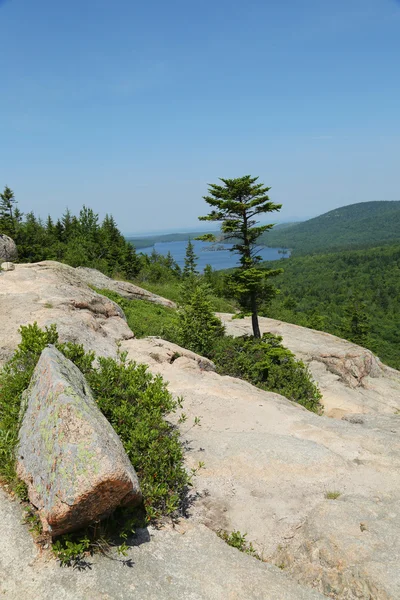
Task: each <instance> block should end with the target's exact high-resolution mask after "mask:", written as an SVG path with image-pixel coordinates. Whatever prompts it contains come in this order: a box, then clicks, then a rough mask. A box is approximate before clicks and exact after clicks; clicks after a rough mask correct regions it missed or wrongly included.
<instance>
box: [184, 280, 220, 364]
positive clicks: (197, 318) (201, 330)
mask: <svg viewBox="0 0 400 600" xmlns="http://www.w3.org/2000/svg"><path fill="white" fill-rule="evenodd" d="M209 293H210V290H209V288H208V286H207V284H204V283H197V282H196V281H193V280H192V281H191V282H190V286H189V287H188V289H184V290H183V299H184V302H183V304H182V307H181V308H180V310H179V313H178V328H177V333H178V336H177V339H178V340H179V344H180V345H181V346H183V347H184V348H188V349H189V350H192V352H197V353H198V354H201V355H202V356H210V354H211V352H212V349H213V347H214V345H215V343H216V341H217V340H218V338H220V337H222V336H223V335H224V327H223V325H222V323H221V321H220V320H219V319H218V318H217V317H216V316H215V315H214V310H213V307H212V305H211V301H210V298H209Z"/></svg>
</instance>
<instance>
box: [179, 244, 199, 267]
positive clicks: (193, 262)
mask: <svg viewBox="0 0 400 600" xmlns="http://www.w3.org/2000/svg"><path fill="white" fill-rule="evenodd" d="M198 258H199V257H198V256H196V255H195V253H194V246H193V244H192V241H191V239H190V238H189V241H188V243H187V246H186V254H185V264H184V267H183V276H184V277H189V276H191V275H198V273H199V272H198V271H197V270H196V267H197V260H198Z"/></svg>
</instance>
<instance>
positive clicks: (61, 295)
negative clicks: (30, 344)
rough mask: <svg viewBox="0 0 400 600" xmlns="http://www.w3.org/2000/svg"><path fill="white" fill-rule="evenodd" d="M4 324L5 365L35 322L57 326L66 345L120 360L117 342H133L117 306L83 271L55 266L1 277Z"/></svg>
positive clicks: (0, 353)
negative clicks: (24, 328)
mask: <svg viewBox="0 0 400 600" xmlns="http://www.w3.org/2000/svg"><path fill="white" fill-rule="evenodd" d="M0 319H1V335H0V366H1V364H2V363H4V362H5V361H6V360H7V359H8V358H10V357H11V355H12V354H13V352H14V350H15V348H16V347H17V345H18V344H19V341H20V335H19V333H18V330H19V327H20V326H21V325H28V324H29V323H33V322H34V321H37V323H38V325H39V326H40V327H45V326H46V325H50V324H51V323H57V329H58V331H59V334H60V341H62V342H68V341H70V342H76V343H79V344H83V346H84V347H85V349H86V350H94V351H95V352H96V353H97V354H99V355H102V356H114V355H115V352H116V350H117V342H118V341H119V340H121V339H127V338H132V337H133V333H132V331H131V330H130V329H129V327H128V325H127V323H126V321H125V317H124V313H123V311H122V310H121V309H120V307H119V306H118V305H117V304H116V303H115V302H112V301H111V300H109V299H108V298H105V297H104V296H102V295H100V294H97V293H96V292H94V291H93V290H92V289H90V288H89V287H88V285H87V284H86V283H85V282H84V281H83V280H82V278H81V277H80V276H79V275H78V269H73V268H72V267H69V266H68V265H63V264H61V263H57V262H53V261H45V262H41V263H37V264H17V265H15V271H10V272H3V273H0Z"/></svg>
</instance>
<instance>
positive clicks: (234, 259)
mask: <svg viewBox="0 0 400 600" xmlns="http://www.w3.org/2000/svg"><path fill="white" fill-rule="evenodd" d="M192 244H193V246H194V250H195V253H196V256H198V261H197V268H198V270H199V271H200V272H203V270H204V267H205V266H206V265H211V266H212V268H213V269H214V270H215V271H219V270H221V269H230V268H231V267H236V266H238V264H239V260H238V259H239V256H238V254H236V253H233V252H230V251H229V248H231V247H232V244H219V243H217V244H211V243H210V242H200V241H197V240H192ZM186 246H187V242H160V243H158V244H154V246H149V247H148V248H141V249H140V250H139V252H143V254H151V253H152V252H153V250H155V251H156V252H158V253H159V254H163V255H164V256H166V255H167V254H168V252H171V254H172V256H173V258H174V260H175V261H176V262H177V263H178V265H179V266H180V267H183V265H184V262H185V254H186ZM213 247H214V248H220V250H212V248H213ZM222 248H223V249H222ZM282 251H285V252H287V254H286V256H289V254H290V253H289V251H288V250H285V249H282V248H267V247H265V246H260V251H259V253H258V254H259V255H260V256H262V258H263V260H279V259H280V258H282V257H283V256H284V255H283V254H282Z"/></svg>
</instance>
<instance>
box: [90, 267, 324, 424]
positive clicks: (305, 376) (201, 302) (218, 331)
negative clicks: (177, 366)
mask: <svg viewBox="0 0 400 600" xmlns="http://www.w3.org/2000/svg"><path fill="white" fill-rule="evenodd" d="M98 291H99V293H101V294H104V295H106V296H107V297H108V298H110V299H111V300H114V301H115V302H117V303H118V304H119V305H120V306H121V307H122V308H123V310H124V311H125V315H126V317H127V321H128V325H129V327H130V328H131V329H132V331H133V332H134V333H135V335H137V336H138V337H142V336H146V335H160V336H162V337H163V338H164V339H166V340H169V341H171V342H174V343H176V344H178V345H180V346H183V347H184V348H187V349H188V350H192V351H193V352H197V353H198V354H201V355H202V356H206V357H208V358H210V359H211V360H212V361H213V362H214V363H215V365H216V367H217V371H218V372H219V373H220V374H221V375H231V376H232V377H238V378H240V379H245V380H246V381H249V382H250V383H252V384H253V385H256V386H257V387H259V388H261V389H264V390H267V391H272V392H276V393H279V394H282V395H283V396H286V397H287V398H289V399H290V400H293V401H294V402H298V403H299V404H301V405H302V406H304V407H306V408H307V409H308V410H311V411H313V412H316V413H320V412H321V410H322V407H321V404H320V402H319V401H320V398H321V393H320V392H319V390H318V387H317V386H316V384H315V383H314V382H313V380H312V377H311V375H310V373H309V371H308V369H307V367H306V366H305V365H304V364H303V363H302V362H301V361H298V360H296V358H295V357H294V355H293V354H292V353H291V352H290V351H289V350H287V349H286V348H284V347H283V346H282V344H281V341H282V338H280V337H278V336H275V335H272V334H265V335H264V336H263V337H262V339H257V338H254V337H252V336H243V337H236V338H234V337H232V336H227V335H225V333H224V328H223V326H222V323H221V321H220V320H219V319H218V318H217V317H216V316H215V315H214V312H213V308H212V306H211V302H210V299H209V295H208V294H209V287H208V286H207V285H205V284H204V283H201V280H200V283H199V281H198V280H197V278H189V279H188V280H187V282H186V286H185V287H184V288H183V293H181V307H180V308H179V310H178V311H173V310H171V309H165V308H164V307H159V306H158V305H154V304H152V303H150V302H144V301H142V300H139V301H137V300H126V299H123V298H121V297H120V296H119V295H118V294H116V293H115V292H110V291H108V290H98ZM160 309H162V310H160ZM136 311H138V312H136ZM135 327H137V329H135Z"/></svg>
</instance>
